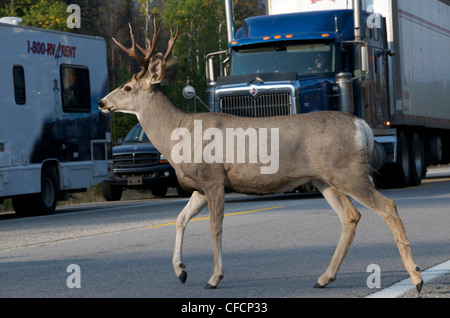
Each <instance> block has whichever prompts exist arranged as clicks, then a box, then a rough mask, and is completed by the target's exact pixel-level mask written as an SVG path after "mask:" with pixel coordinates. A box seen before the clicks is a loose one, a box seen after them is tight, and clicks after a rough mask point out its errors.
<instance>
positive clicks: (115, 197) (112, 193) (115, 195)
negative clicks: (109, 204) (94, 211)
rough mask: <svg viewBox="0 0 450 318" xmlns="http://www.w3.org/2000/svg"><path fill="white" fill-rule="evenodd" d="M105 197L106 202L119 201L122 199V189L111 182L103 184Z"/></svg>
mask: <svg viewBox="0 0 450 318" xmlns="http://www.w3.org/2000/svg"><path fill="white" fill-rule="evenodd" d="M101 188H102V193H103V197H104V198H105V200H106V201H119V200H120V199H121V198H122V192H123V190H122V188H121V187H117V186H114V185H112V184H111V183H109V182H103V183H102V184H101Z"/></svg>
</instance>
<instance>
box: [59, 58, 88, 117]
mask: <svg viewBox="0 0 450 318" xmlns="http://www.w3.org/2000/svg"><path fill="white" fill-rule="evenodd" d="M61 87H62V89H61V93H62V104H63V111H64V112H66V113H89V112H91V93H90V87H91V86H90V84H89V70H88V69H87V68H86V67H81V66H73V65H61Z"/></svg>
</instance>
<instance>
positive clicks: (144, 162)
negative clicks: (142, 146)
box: [113, 153, 158, 168]
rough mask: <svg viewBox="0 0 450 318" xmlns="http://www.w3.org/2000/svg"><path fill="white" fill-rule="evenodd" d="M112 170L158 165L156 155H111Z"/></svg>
mask: <svg viewBox="0 0 450 318" xmlns="http://www.w3.org/2000/svg"><path fill="white" fill-rule="evenodd" d="M113 160H114V168H131V167H145V166H150V165H154V164H157V163H158V154H157V153H127V154H118V155H113Z"/></svg>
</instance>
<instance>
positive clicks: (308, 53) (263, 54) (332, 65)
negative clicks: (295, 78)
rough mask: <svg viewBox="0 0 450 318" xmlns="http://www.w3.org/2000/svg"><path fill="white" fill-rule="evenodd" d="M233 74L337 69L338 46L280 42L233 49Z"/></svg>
mask: <svg viewBox="0 0 450 318" xmlns="http://www.w3.org/2000/svg"><path fill="white" fill-rule="evenodd" d="M231 54H232V56H231V61H232V62H231V75H244V74H258V73H278V72H292V71H296V72H297V74H298V75H318V74H322V75H323V74H327V73H335V70H336V59H335V55H336V52H335V46H334V45H332V44H329V43H292V44H291V43H284V44H283V43H281V44H280V43H277V44H276V45H272V46H264V47H253V48H240V49H237V50H232V53H231Z"/></svg>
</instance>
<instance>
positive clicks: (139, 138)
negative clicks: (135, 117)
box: [123, 124, 150, 143]
mask: <svg viewBox="0 0 450 318" xmlns="http://www.w3.org/2000/svg"><path fill="white" fill-rule="evenodd" d="M123 142H124V143H127V142H150V140H148V137H147V135H146V134H145V132H144V130H143V129H142V127H141V125H140V124H137V125H136V126H134V127H133V128H131V130H130V132H129V133H128V134H127V136H126V137H125V139H124V140H123Z"/></svg>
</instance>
